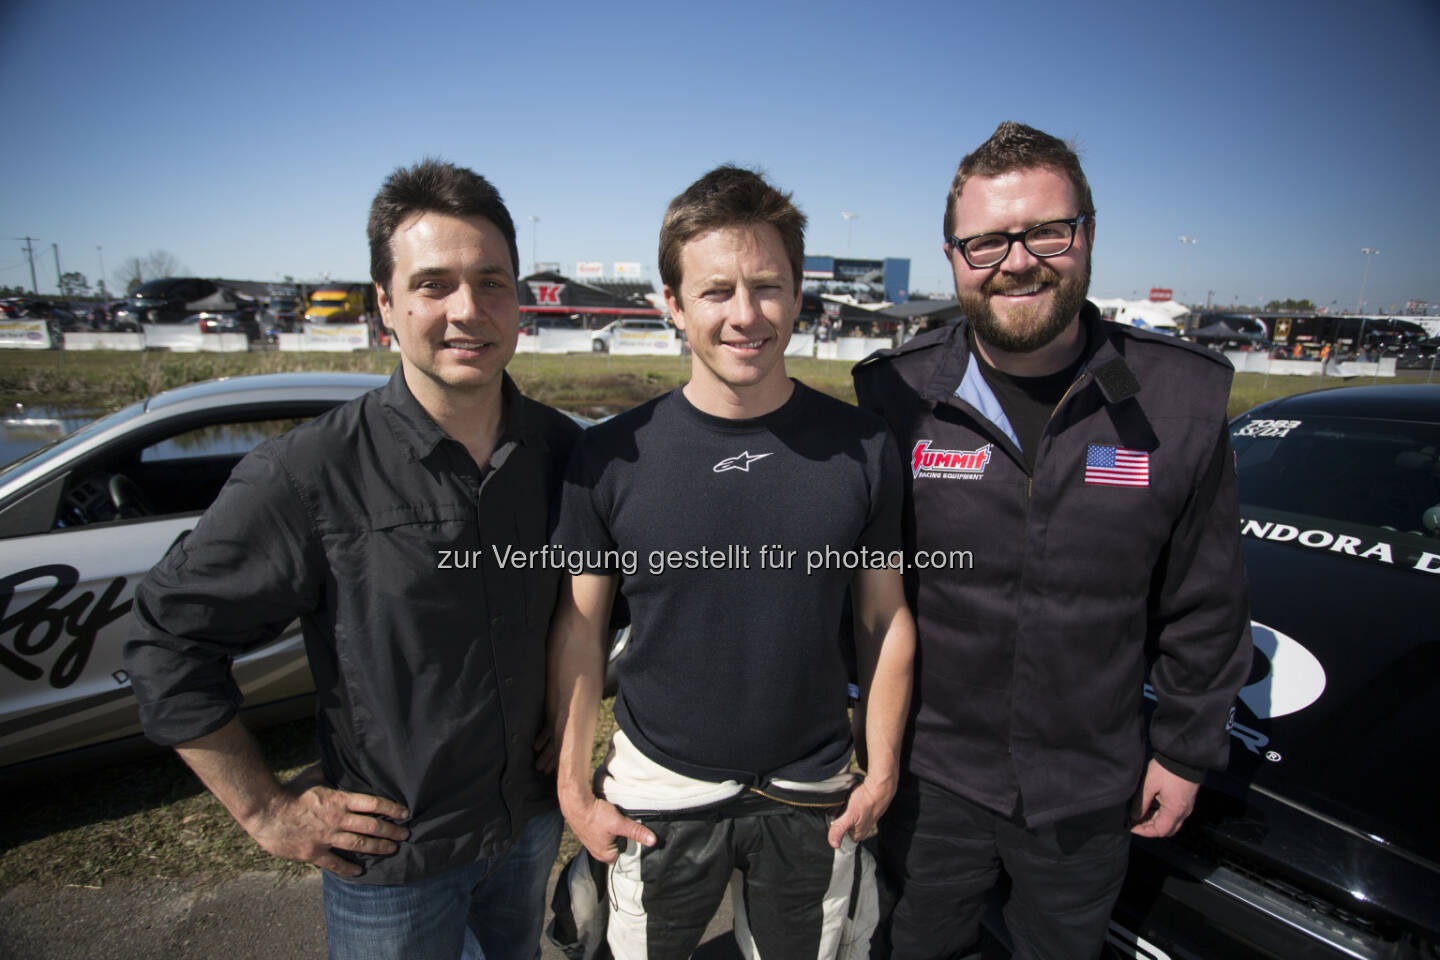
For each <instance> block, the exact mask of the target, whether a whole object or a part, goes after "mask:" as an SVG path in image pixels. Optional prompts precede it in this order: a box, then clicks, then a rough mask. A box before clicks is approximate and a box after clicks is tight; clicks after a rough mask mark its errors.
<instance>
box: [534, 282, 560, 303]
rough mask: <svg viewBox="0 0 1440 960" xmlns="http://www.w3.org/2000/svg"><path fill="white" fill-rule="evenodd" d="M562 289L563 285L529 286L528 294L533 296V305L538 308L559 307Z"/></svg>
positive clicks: (537, 284)
mask: <svg viewBox="0 0 1440 960" xmlns="http://www.w3.org/2000/svg"><path fill="white" fill-rule="evenodd" d="M564 289H565V284H563V283H532V284H530V292H531V293H533V294H535V305H536V306H539V307H552V306H553V307H558V306H560V291H561V290H564Z"/></svg>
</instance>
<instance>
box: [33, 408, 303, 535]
mask: <svg viewBox="0 0 1440 960" xmlns="http://www.w3.org/2000/svg"><path fill="white" fill-rule="evenodd" d="M306 419H308V418H306V417H298V418H292V417H282V418H275V419H270V420H254V421H245V422H239V423H228V422H227V423H216V424H208V425H205V426H200V427H195V428H191V429H189V430H185V431H183V432H181V433H177V434H175V435H173V436H169V437H165V438H163V439H160V440H155V441H152V442H151V443H150V444H149V445H148V446H146V447H144V448H143V449H141V450H139V451H133V450H132V451H131V452H130V453H129V454H125V453H123V452H117V454H116V455H115V456H113V457H110V458H107V459H105V460H104V461H102V462H97V463H95V464H93V465H92V466H91V467H90V468H89V469H85V470H81V471H77V472H76V474H75V475H74V476H73V477H71V479H70V481H69V483H68V484H67V486H66V491H65V495H64V497H63V499H62V500H61V503H60V506H59V511H58V513H57V515H56V518H55V523H54V526H55V527H56V528H57V529H58V528H70V527H77V526H94V525H96V524H104V523H113V522H116V521H120V520H133V519H136V518H139V517H151V516H154V517H163V516H171V515H174V514H179V513H192V512H198V511H201V510H204V509H205V508H206V507H208V506H209V505H210V504H211V502H213V501H214V499H215V497H216V496H218V495H219V493H220V488H221V487H223V486H224V485H225V481H226V480H227V479H229V477H230V471H231V470H233V469H234V468H235V464H237V463H239V462H240V459H241V458H242V457H243V456H244V455H245V454H247V453H249V452H250V451H251V450H252V449H253V448H254V447H256V446H257V445H258V444H260V443H261V442H262V441H264V440H268V439H270V438H271V437H278V436H280V435H281V434H283V433H286V432H288V431H289V430H291V429H293V428H295V427H296V426H299V425H300V424H301V423H304V422H305V420H306Z"/></svg>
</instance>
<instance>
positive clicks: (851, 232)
mask: <svg viewBox="0 0 1440 960" xmlns="http://www.w3.org/2000/svg"><path fill="white" fill-rule="evenodd" d="M840 216H842V217H844V218H845V252H846V253H850V252H851V249H852V248H853V247H854V246H855V219H856V218H857V217H859V216H860V214H858V213H851V212H850V211H849V210H841V211H840Z"/></svg>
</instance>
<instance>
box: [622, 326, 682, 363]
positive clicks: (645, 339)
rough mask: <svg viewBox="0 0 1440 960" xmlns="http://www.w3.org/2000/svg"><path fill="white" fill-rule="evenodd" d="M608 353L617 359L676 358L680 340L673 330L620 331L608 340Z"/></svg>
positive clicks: (678, 353)
mask: <svg viewBox="0 0 1440 960" xmlns="http://www.w3.org/2000/svg"><path fill="white" fill-rule="evenodd" d="M609 342H610V352H611V353H613V354H615V355H616V356H617V357H620V356H624V357H678V356H680V338H679V337H677V336H675V331H674V330H666V331H664V332H663V333H662V332H660V331H658V330H620V331H616V332H615V333H612V334H611V335H610V338H609Z"/></svg>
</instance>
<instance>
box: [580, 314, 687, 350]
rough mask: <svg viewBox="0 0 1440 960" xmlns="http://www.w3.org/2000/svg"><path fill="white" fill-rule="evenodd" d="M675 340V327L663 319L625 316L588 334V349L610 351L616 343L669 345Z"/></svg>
mask: <svg viewBox="0 0 1440 960" xmlns="http://www.w3.org/2000/svg"><path fill="white" fill-rule="evenodd" d="M674 340H675V328H674V327H672V326H670V324H668V323H666V322H665V321H664V320H642V319H639V318H635V317H626V318H624V319H621V320H612V321H611V322H609V323H607V324H605V326H603V327H601V328H600V329H599V330H596V331H595V332H594V333H592V334H591V335H590V349H591V350H592V351H594V352H595V353H611V352H613V351H614V349H615V346H616V345H617V344H627V343H629V344H635V345H640V344H645V345H647V346H658V345H667V346H668V345H669V344H671V343H673V342H674Z"/></svg>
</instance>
